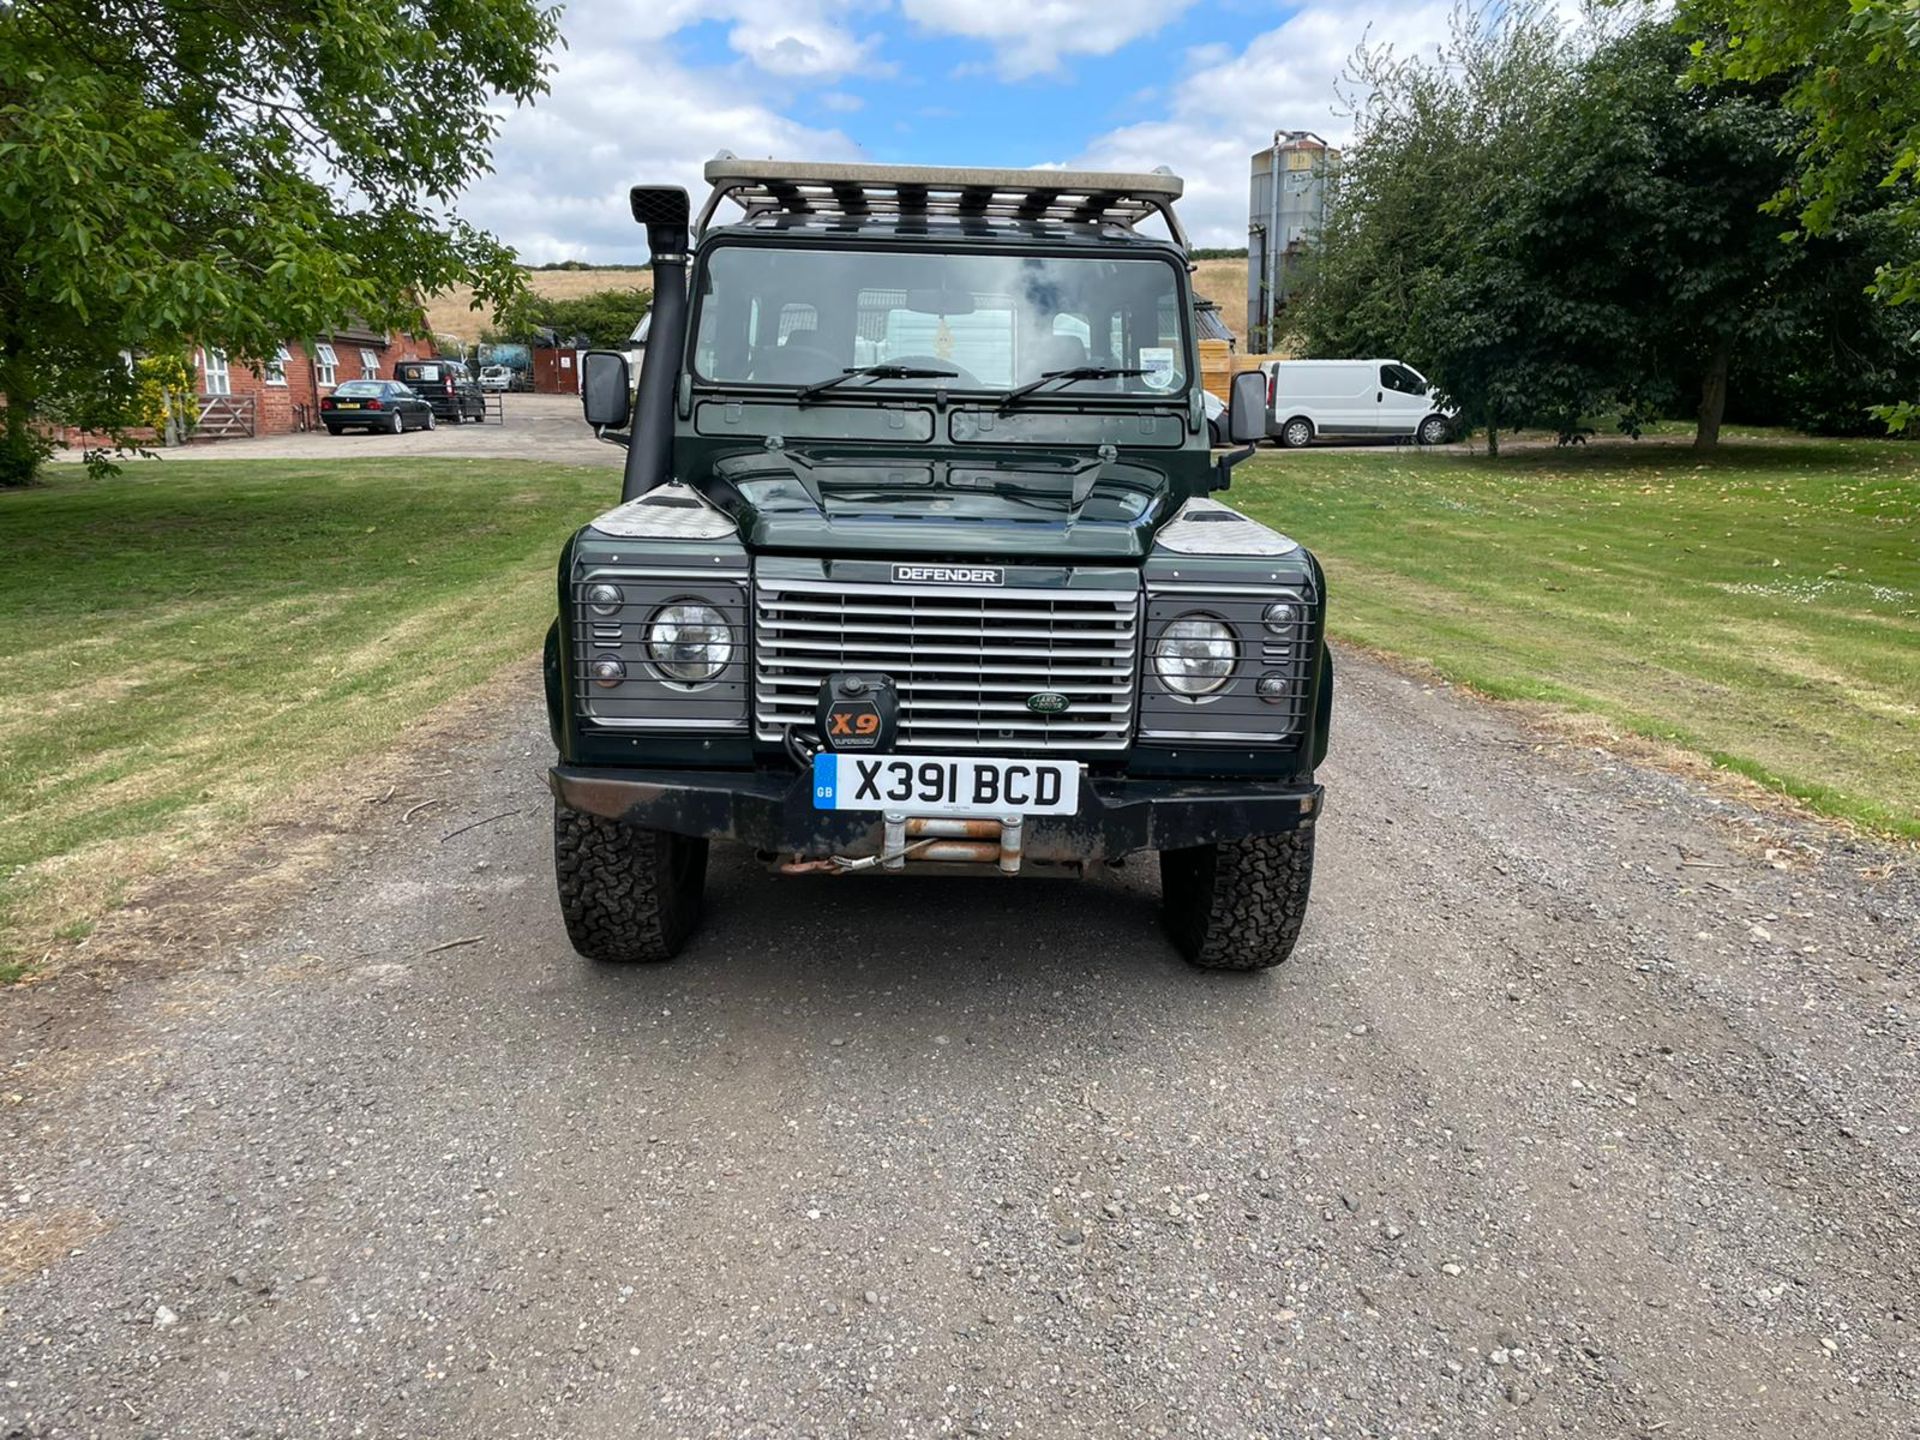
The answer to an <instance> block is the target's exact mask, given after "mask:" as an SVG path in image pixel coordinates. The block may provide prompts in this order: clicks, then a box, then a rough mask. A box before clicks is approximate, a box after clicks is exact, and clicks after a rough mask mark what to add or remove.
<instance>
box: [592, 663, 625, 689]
mask: <svg viewBox="0 0 1920 1440" xmlns="http://www.w3.org/2000/svg"><path fill="white" fill-rule="evenodd" d="M587 672H588V673H589V674H590V675H592V676H593V683H594V684H596V685H598V686H599V687H600V688H601V689H602V690H611V689H613V687H614V686H616V685H618V684H619V683H620V682H621V681H622V680H624V679H626V678H627V667H626V663H625V662H624V661H623V660H621V658H620V657H619V656H618V655H596V656H594V657H593V663H592V664H591V665H589V666H588V667H587Z"/></svg>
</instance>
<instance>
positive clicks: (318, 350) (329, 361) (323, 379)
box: [313, 340, 340, 390]
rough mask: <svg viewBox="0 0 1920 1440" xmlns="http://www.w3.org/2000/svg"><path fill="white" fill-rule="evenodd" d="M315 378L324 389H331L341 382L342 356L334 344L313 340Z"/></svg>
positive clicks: (315, 381) (317, 383)
mask: <svg viewBox="0 0 1920 1440" xmlns="http://www.w3.org/2000/svg"><path fill="white" fill-rule="evenodd" d="M313 380H314V383H315V384H316V385H319V386H320V387H322V388H323V389H327V390H331V389H332V388H333V387H334V386H336V385H338V384H339V383H340V356H339V354H338V353H337V352H336V351H335V350H334V348H333V346H331V345H325V344H322V343H321V342H320V341H318V340H316V341H314V342H313Z"/></svg>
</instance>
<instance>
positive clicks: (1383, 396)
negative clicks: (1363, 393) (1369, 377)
mask: <svg viewBox="0 0 1920 1440" xmlns="http://www.w3.org/2000/svg"><path fill="white" fill-rule="evenodd" d="M1373 403H1374V404H1376V405H1384V404H1386V403H1387V392H1386V391H1384V390H1376V391H1374V392H1373Z"/></svg>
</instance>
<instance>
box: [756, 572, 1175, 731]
mask: <svg viewBox="0 0 1920 1440" xmlns="http://www.w3.org/2000/svg"><path fill="white" fill-rule="evenodd" d="M753 593H754V604H753V627H754V629H753V639H754V660H753V714H754V728H755V731H756V732H757V733H758V734H759V736H760V738H761V739H763V740H777V739H779V738H780V736H781V734H782V732H783V731H785V729H786V728H787V727H788V726H790V725H792V726H798V727H799V728H800V729H801V730H802V731H807V732H811V731H812V730H813V729H814V728H815V720H814V706H815V704H816V702H817V701H818V699H819V696H820V682H821V681H822V680H824V679H825V678H826V677H827V676H828V675H830V674H832V673H833V672H835V671H836V670H856V671H866V672H879V673H883V674H887V675H891V676H892V677H893V680H894V684H895V685H896V686H898V687H899V690H900V740H899V743H900V747H901V748H902V749H909V750H930V751H941V750H999V751H1022V750H1048V751H1104V750H1124V749H1125V748H1126V747H1127V744H1128V739H1129V736H1130V735H1131V733H1132V728H1133V703H1134V692H1135V674H1136V672H1137V669H1138V657H1139V634H1140V596H1139V593H1138V592H1137V591H1135V590H1130V589H1129V590H1120V589H1102V590H1076V589H1071V588H1035V587H1015V586H1004V587H1001V586H995V587H993V588H991V589H989V588H986V587H980V588H960V587H955V586H946V585H908V584H901V585H888V584H863V583H846V584H842V583H839V582H832V581H821V580H795V579H788V578H773V577H765V576H761V577H756V578H755V581H754V592H753ZM1036 695H1064V696H1065V697H1066V698H1067V702H1068V703H1067V708H1066V709H1065V710H1064V711H1061V712H1060V713H1057V714H1037V713H1035V711H1034V710H1033V709H1032V708H1030V707H1029V704H1028V701H1029V700H1030V699H1031V698H1032V697H1034V696H1036Z"/></svg>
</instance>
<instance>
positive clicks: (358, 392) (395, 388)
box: [320, 380, 433, 435]
mask: <svg viewBox="0 0 1920 1440" xmlns="http://www.w3.org/2000/svg"><path fill="white" fill-rule="evenodd" d="M320 423H321V424H323V425H325V426H326V427H327V433H328V434H329V435H338V434H339V433H340V432H341V431H343V430H384V431H385V432H386V433H387V434H389V435H398V434H400V432H401V431H403V430H431V429H433V407H432V406H431V405H429V404H428V403H427V402H426V401H425V400H422V399H421V398H420V397H419V396H418V395H416V394H414V393H413V391H412V390H410V389H408V388H407V387H406V386H405V385H402V384H401V383H400V382H399V381H397V380H348V381H346V382H345V383H344V384H341V385H336V386H335V387H334V390H333V393H332V394H331V395H323V396H321V397H320Z"/></svg>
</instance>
